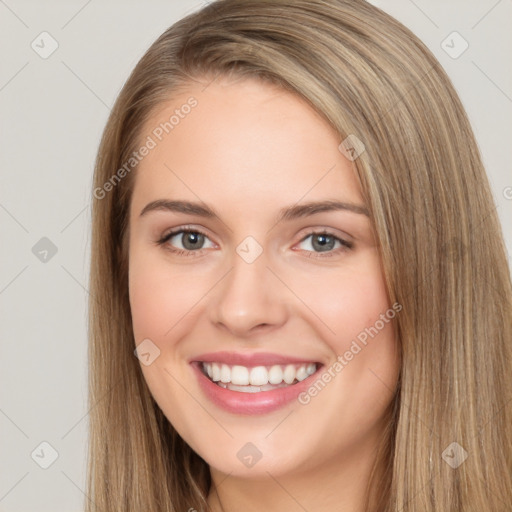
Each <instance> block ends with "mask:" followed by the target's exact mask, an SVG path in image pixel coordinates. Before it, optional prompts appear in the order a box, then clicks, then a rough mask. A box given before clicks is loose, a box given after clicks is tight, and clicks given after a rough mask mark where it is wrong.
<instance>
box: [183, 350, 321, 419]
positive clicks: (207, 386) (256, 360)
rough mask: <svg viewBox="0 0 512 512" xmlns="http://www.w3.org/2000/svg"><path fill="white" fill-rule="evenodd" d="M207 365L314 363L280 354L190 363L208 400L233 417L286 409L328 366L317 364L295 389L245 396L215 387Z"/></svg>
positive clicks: (214, 356) (221, 356) (208, 357)
mask: <svg viewBox="0 0 512 512" xmlns="http://www.w3.org/2000/svg"><path fill="white" fill-rule="evenodd" d="M203 362H222V363H225V364H229V365H234V364H240V365H242V366H249V367H250V366H260V365H261V366H272V365H273V364H286V363H290V364H300V363H311V362H314V359H298V358H294V357H287V356H282V355H278V354H268V353H259V354H258V353H255V354H240V353H232V352H215V353H210V354H203V355H201V356H198V357H197V358H194V360H193V361H191V362H190V364H191V366H192V368H193V370H194V372H195V374H196V376H197V379H198V383H199V386H200V388H201V390H202V391H203V393H204V394H205V395H206V397H207V398H208V399H209V400H210V401H211V402H212V403H213V404H214V405H216V406H217V407H220V408H221V409H224V410H225V411H228V412H230V413H232V414H242V415H261V414H267V413H270V412H273V411H276V410H278V409H281V408H283V407H285V406H286V405H288V404H290V403H291V402H293V401H294V400H296V399H297V397H298V396H299V394H300V393H302V392H304V391H305V390H306V389H307V388H308V387H309V386H310V385H311V382H312V381H313V380H314V379H315V378H316V377H317V376H318V372H319V371H320V370H321V368H322V367H323V366H324V365H323V364H321V363H319V362H317V363H316V364H317V370H316V372H315V373H313V374H312V375H310V376H309V377H307V378H306V379H304V380H302V381H300V382H297V383H296V384H294V385H292V386H287V387H283V388H278V389H273V390H271V391H261V392H259V393H243V392H240V391H232V390H230V389H225V388H222V387H220V386H218V385H217V384H215V383H213V382H212V381H211V380H210V379H209V378H208V377H207V376H206V375H205V374H204V373H203V370H202V365H201V363H203Z"/></svg>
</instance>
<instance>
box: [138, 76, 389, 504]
mask: <svg viewBox="0 0 512 512" xmlns="http://www.w3.org/2000/svg"><path fill="white" fill-rule="evenodd" d="M191 96H192V97H194V98H195V99H196V100H197V106H195V107H194V108H193V109H192V110H191V111H190V113H189V114H187V115H184V116H183V118H180V121H179V123H178V124H177V125H176V126H175V127H174V129H173V130H172V131H170V133H168V134H165V136H164V137H162V140H161V141H158V143H157V145H156V147H155V148H153V149H151V151H150V152H149V154H148V155H147V156H145V157H144V159H143V160H142V161H141V162H140V164H139V167H138V169H137V176H136V181H135V186H134V191H133V199H132V204H131V210H130V249H129V250H130V256H129V258H130V275H129V280H130V304H131V308H132V316H133V329H134V334H135V340H136V343H137V344H139V343H141V342H142V341H143V340H145V339H150V340H151V341H152V343H154V345H155V346H156V347H158V349H159V351H160V354H159V356H158V357H157V358H156V359H155V360H154V362H153V363H152V364H151V365H149V366H143V368H142V369H143V372H144V377H145V379H146V381H147V383H148V386H149V388H150V390H151V393H152V394H153V396H154V397H155V399H156V401H157V403H158V404H159V406H160V407H161V409H162V410H163V412H164V414H165V415H166V416H167V418H168V419H169V421H170V422H171V423H172V424H173V426H174V427H175V428H176V430H177V431H178V432H179V433H180V435H181V436H182V437H183V439H185V441H186V442H187V443H188V444H189V445H190V446H191V447H192V448H193V449H194V450H195V451H196V452H197V453H198V454H199V455H200V456H201V457H202V458H203V459H204V460H205V461H206V462H207V463H208V464H209V466H210V470H211V474H212V478H213V482H214V486H213V487H212V490H211V492H210V495H209V497H208V502H209V504H210V506H211V508H212V510H213V511H214V512H222V511H224V512H235V511H239V510H244V511H253V512H257V511H258V512H259V511H265V512H272V511H277V510H279V511H280V512H283V511H289V512H295V511H297V512H299V511H303V510H309V511H312V510H314V511H315V512H323V511H329V512H332V510H338V511H346V512H349V511H350V512H356V511H361V510H363V504H364V500H365V497H366V494H367V489H366V486H367V482H368V478H369V474H370V471H371V468H372V464H373V462H374V459H375V451H376V448H377V445H378V441H379V436H380V435H381V433H382V430H383V428H384V423H383V418H384V413H385V410H386V408H387V407H388V405H389V404H390V402H391V400H392V398H393V392H392V390H394V389H395V388H396V384H397V378H398V372H399V364H398V356H397V346H396V345H397V344H396V340H395V334H394V331H393V324H392V322H390V321H389V320H388V317H386V321H382V320H381V321H380V323H379V324H378V326H379V327H380V325H381V324H382V325H383V327H382V328H381V329H377V331H378V334H376V335H375V336H373V337H369V336H368V337H367V343H366V344H364V345H363V344H362V343H360V342H359V343H358V345H360V350H359V351H357V352H356V350H357V349H355V348H354V347H355V346H354V344H353V342H354V340H357V339H358V338H357V337H358V336H360V338H361V333H363V332H365V329H368V328H369V327H371V326H375V325H376V322H377V321H378V320H379V319H380V318H382V316H381V315H383V314H386V312H388V311H389V310H391V309H392V305H391V304H390V303H389V299H388V295H387V292H386V287H385V284H384V278H383V275H382V269H381V261H380V258H379V253H378V248H377V246H376V242H375V239H374V236H373V231H372V226H371V222H370V219H369V217H368V216H367V215H366V214H365V213H364V209H365V205H364V203H363V200H362V195H361V190H360V187H359V184H358V181H357V179H356V176H355V174H354V171H353V169H352V163H351V162H350V161H349V160H348V159H347V158H346V156H345V155H343V154H342V152H340V150H339V149H338V145H339V144H340V142H341V140H340V139H339V137H338V136H337V134H336V133H335V132H334V131H333V130H332V128H331V127H330V126H329V125H328V124H327V123H326V122H325V120H323V119H322V118H321V117H320V116H319V115H318V114H317V113H316V112H315V111H314V110H312V109H311V107H309V106H308V105H307V104H305V103H304V102H303V101H302V100H300V99H298V98H297V97H296V96H293V95H291V94H290V93H288V92H285V91H283V90H281V89H278V88H276V87H273V86H270V85H268V84H264V83H262V82H259V81H256V80H247V79H245V80H238V81H234V80H232V79H231V80H227V79H222V80H217V81H215V82H213V83H212V84H210V85H209V86H208V87H207V88H206V89H204V84H198V83H191V84H190V87H189V88H187V89H186V91H184V92H180V93H177V94H175V95H174V96H173V97H172V99H170V100H169V101H168V102H167V103H165V104H162V105H161V108H160V109H158V111H157V112H155V113H154V114H153V116H152V117H151V119H149V120H148V122H147V123H146V125H145V126H144V130H143V138H145V137H146V136H147V135H151V133H152V131H153V130H154V128H155V127H157V126H158V125H159V123H161V122H162V121H164V120H168V119H169V117H170V115H172V113H173V111H175V109H177V108H178V109H179V108H180V106H181V105H183V104H185V103H186V102H187V100H188V99H189V98H190V97H191ZM187 110H188V109H187ZM159 199H166V200H181V201H192V202H196V203H199V204H202V205H204V204H205V203H206V204H207V205H208V206H210V207H211V208H212V209H213V210H214V211H215V212H216V214H217V217H204V216H201V215H198V214H197V213H194V214H192V213H183V212H176V211H169V210H165V209H159V210H150V211H146V212H145V213H144V214H143V215H141V212H142V210H143V209H144V208H145V207H146V205H147V204H149V203H151V202H152V201H155V200H159ZM312 201H338V202H343V203H345V205H351V206H350V208H349V209H346V208H345V209H337V210H329V211H322V212H317V213H314V214H311V215H304V216H301V217H297V218H291V219H281V220H278V216H279V213H280V211H281V210H282V209H283V208H288V207H291V206H296V205H301V204H304V203H306V202H312ZM352 206H355V208H353V207H352ZM184 227H186V228H187V229H189V230H191V231H193V230H194V229H195V230H198V231H199V233H200V234H202V235H204V236H203V237H202V238H201V237H199V238H198V237H197V234H196V235H195V238H194V239H193V240H195V241H196V242H198V241H199V244H198V245H197V246H193V247H192V248H190V247H191V246H190V243H189V242H190V238H187V235H186V234H183V233H177V234H174V235H173V236H172V237H171V238H169V239H167V240H166V241H165V242H164V243H162V244H157V243H156V242H157V241H158V240H161V239H162V238H163V237H164V235H166V234H168V233H169V231H171V230H175V231H177V232H179V229H180V228H182V229H183V228H184ZM312 232H314V233H316V234H312ZM322 233H323V235H322ZM248 236H250V237H252V240H254V242H253V241H251V244H253V245H251V246H244V247H245V248H246V249H247V250H248V251H255V250H258V249H257V248H258V247H259V248H260V249H261V254H259V256H258V257H257V258H256V259H255V260H254V261H252V262H251V263H248V262H247V261H246V260H244V258H242V257H241V255H240V253H239V252H237V247H239V246H240V244H241V242H243V241H244V240H246V238H247V237H248ZM326 236H327V238H326ZM184 244H186V245H184ZM196 247H197V248H196ZM173 249H174V250H176V251H181V253H177V252H173ZM388 316H390V315H388ZM393 316H394V315H393ZM216 351H231V352H238V353H240V352H241V353H258V352H267V353H268V352H270V353H275V354H280V355H284V356H294V357H301V358H304V359H308V360H311V361H315V362H319V363H321V364H322V365H323V366H322V370H323V372H328V371H329V370H330V375H331V378H330V379H329V382H328V383H327V384H326V385H325V386H324V387H323V388H322V389H321V390H320V391H319V392H318V391H317V393H315V392H314V391H313V392H312V394H313V395H314V396H311V394H309V393H308V394H307V395H306V396H303V399H304V400H303V401H302V403H301V402H300V401H299V400H293V401H291V402H290V403H288V404H286V405H284V406H283V407H280V408H278V409H276V410H273V411H271V412H268V413H263V414H235V413H233V412H230V411H227V410H225V409H223V408H221V407H219V406H218V405H217V404H215V403H213V402H212V401H211V400H210V399H209V398H208V397H207V396H206V395H205V394H204V392H203V390H202V389H201V387H200V386H199V384H198V378H197V375H196V373H195V372H194V371H193V369H192V368H191V364H190V361H191V360H192V359H194V358H195V357H197V356H198V355H199V354H203V353H206V352H216ZM347 352H350V353H351V354H352V356H350V354H347ZM338 356H340V357H341V358H343V360H344V362H345V363H346V364H343V365H342V369H341V370H340V369H339V368H340V366H339V365H336V361H338V362H339V361H340V359H339V358H338ZM340 364H341V363H340ZM335 367H336V370H335V369H334V368H335ZM308 397H309V399H308ZM306 402H307V403H306ZM247 443H250V445H249V447H250V448H249V449H253V448H251V446H252V445H253V446H255V447H256V448H257V450H258V451H259V453H260V454H261V458H260V459H259V460H258V461H257V463H255V464H254V465H252V466H251V467H248V465H247V464H246V463H244V462H243V460H241V457H240V450H241V449H242V448H243V447H244V446H246V445H247ZM246 449H247V448H246ZM243 453H245V452H242V454H243ZM256 454H257V452H256V451H255V452H254V455H255V456H256Z"/></svg>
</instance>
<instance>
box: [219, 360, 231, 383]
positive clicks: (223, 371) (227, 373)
mask: <svg viewBox="0 0 512 512" xmlns="http://www.w3.org/2000/svg"><path fill="white" fill-rule="evenodd" d="M220 381H221V382H224V383H228V382H231V369H230V367H229V366H228V365H227V364H223V365H222V366H221V367H220Z"/></svg>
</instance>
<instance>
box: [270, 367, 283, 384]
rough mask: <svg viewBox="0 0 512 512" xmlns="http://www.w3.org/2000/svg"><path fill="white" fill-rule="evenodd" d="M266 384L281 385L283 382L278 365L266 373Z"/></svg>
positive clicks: (281, 372)
mask: <svg viewBox="0 0 512 512" xmlns="http://www.w3.org/2000/svg"><path fill="white" fill-rule="evenodd" d="M268 382H269V383H270V384H281V382H283V370H282V369H281V367H280V366H279V365H277V364H276V365H274V366H272V368H270V370H269V372H268Z"/></svg>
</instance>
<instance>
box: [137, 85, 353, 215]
mask: <svg viewBox="0 0 512 512" xmlns="http://www.w3.org/2000/svg"><path fill="white" fill-rule="evenodd" d="M140 141H141V143H142V144H144V143H146V145H147V146H148V147H149V146H151V149H150V150H149V151H146V153H147V154H146V156H144V157H143V158H142V159H141V161H140V163H139V165H138V167H137V171H136V180H135V188H134V194H133V202H134V203H135V204H137V202H138V201H143V200H144V201H147V200H153V199H156V198H160V197H175V196H180V197H181V198H187V199H195V200H197V199H202V200H205V201H207V202H209V203H217V204H218V205H219V206H222V205H225V206H227V205H229V206H231V207H234V206H237V205H238V206H240V207H243V206H244V205H246V206H247V207H249V206H250V207H252V208H257V207H258V205H259V207H260V209H261V208H262V207H263V208H264V207H270V206H271V204H273V203H283V202H287V203H295V202H298V201H299V200H300V199H301V198H302V197H305V196H307V199H308V200H315V199H325V198H326V197H327V196H328V197H329V198H331V199H339V200H347V201H349V200H350V201H357V202H361V194H360V190H359V185H358V182H357V179H356V176H355V173H354V171H353V169H352V164H351V162H350V161H349V160H347V158H345V156H344V155H343V154H342V153H341V152H340V151H339V149H338V146H339V144H340V139H339V136H338V134H337V133H336V132H335V131H334V130H333V129H332V127H331V126H330V125H329V124H328V123H327V122H326V121H325V120H324V119H323V118H322V117H321V116H320V115H319V114H318V113H317V112H316V111H315V110H314V109H313V108H312V107H310V106H309V105H308V104H307V103H306V102H305V101H304V100H303V99H301V98H299V97H298V96H297V95H294V94H292V93H290V92H288V91H285V90H284V89H282V88H279V87H277V86H274V85H269V84H267V83H264V82H261V81H258V80H254V79H244V80H236V81H233V80H227V79H224V80H221V81H218V82H217V81H216V82H213V83H210V84H207V85H206V87H205V85H204V84H198V83H191V84H190V86H189V87H188V88H185V89H182V90H180V92H179V93H177V94H175V95H173V97H172V99H169V100H168V101H166V102H165V103H162V104H161V105H160V107H159V108H157V109H155V111H154V113H153V114H152V116H151V117H150V118H149V119H148V121H147V122H146V123H145V125H144V127H143V129H142V131H141V137H140Z"/></svg>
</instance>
